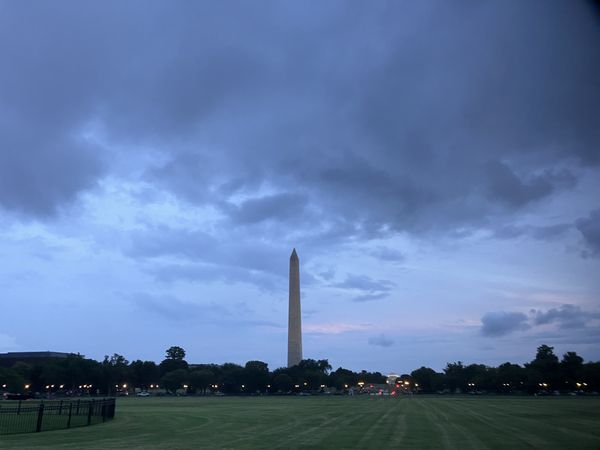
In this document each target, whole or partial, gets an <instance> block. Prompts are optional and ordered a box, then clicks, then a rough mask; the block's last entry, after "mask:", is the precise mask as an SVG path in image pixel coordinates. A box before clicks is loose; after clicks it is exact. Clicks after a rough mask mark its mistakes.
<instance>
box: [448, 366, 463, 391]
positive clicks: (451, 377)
mask: <svg viewBox="0 0 600 450" xmlns="http://www.w3.org/2000/svg"><path fill="white" fill-rule="evenodd" d="M444 374H445V377H444V382H445V383H444V384H445V387H447V388H448V389H451V390H452V391H454V390H457V389H458V390H465V389H466V388H467V387H468V386H467V384H468V383H469V382H468V381H467V373H466V372H465V366H463V363H462V362H461V361H458V362H455V363H448V364H446V368H445V369H444Z"/></svg>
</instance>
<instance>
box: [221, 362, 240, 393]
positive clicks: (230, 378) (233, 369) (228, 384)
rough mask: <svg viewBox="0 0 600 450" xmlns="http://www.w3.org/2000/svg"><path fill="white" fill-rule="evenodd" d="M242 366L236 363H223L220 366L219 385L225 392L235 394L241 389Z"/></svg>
mask: <svg viewBox="0 0 600 450" xmlns="http://www.w3.org/2000/svg"><path fill="white" fill-rule="evenodd" d="M243 374H244V368H243V367H242V366H240V365H238V364H233V363H225V364H223V365H222V366H221V375H220V377H219V386H220V387H221V390H222V391H223V392H226V393H230V394H235V393H238V392H240V391H241V389H242V384H244V381H243Z"/></svg>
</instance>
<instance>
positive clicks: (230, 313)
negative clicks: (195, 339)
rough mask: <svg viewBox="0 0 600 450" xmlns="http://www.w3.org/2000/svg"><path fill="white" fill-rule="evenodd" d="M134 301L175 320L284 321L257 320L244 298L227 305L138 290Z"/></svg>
mask: <svg viewBox="0 0 600 450" xmlns="http://www.w3.org/2000/svg"><path fill="white" fill-rule="evenodd" d="M132 302H133V304H134V305H135V307H136V308H137V309H138V311H139V312H143V313H150V314H152V315H156V316H158V317H160V318H161V319H167V320H170V321H173V322H190V321H193V322H195V323H199V324H212V325H214V324H217V325H224V324H227V325H236V326H269V327H278V328H280V327H281V324H278V323H275V322H269V321H264V320H253V319H252V316H253V311H252V310H251V309H249V308H248V306H247V305H246V304H245V303H243V302H238V303H236V304H233V305H227V306H225V305H220V304H217V303H214V302H210V303H194V302H185V301H182V300H180V299H179V298H177V297H175V296H173V295H156V294H148V293H138V294H136V295H135V296H134V297H133V298H132Z"/></svg>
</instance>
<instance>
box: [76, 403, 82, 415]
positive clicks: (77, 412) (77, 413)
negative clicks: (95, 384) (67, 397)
mask: <svg viewBox="0 0 600 450" xmlns="http://www.w3.org/2000/svg"><path fill="white" fill-rule="evenodd" d="M79 402H81V399H78V400H77V411H75V415H76V416H78V415H79Z"/></svg>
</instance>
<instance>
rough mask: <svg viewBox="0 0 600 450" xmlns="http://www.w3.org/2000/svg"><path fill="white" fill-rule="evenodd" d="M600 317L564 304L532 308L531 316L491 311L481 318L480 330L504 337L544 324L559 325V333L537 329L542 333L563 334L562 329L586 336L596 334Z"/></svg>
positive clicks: (489, 335) (595, 312)
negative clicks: (546, 308)
mask: <svg viewBox="0 0 600 450" xmlns="http://www.w3.org/2000/svg"><path fill="white" fill-rule="evenodd" d="M597 319H600V312H598V311H586V310H583V309H582V308H581V307H580V306H577V305H572V304H565V305H562V306H560V307H558V308H550V309H548V310H546V311H543V310H535V309H532V310H531V311H530V316H527V315H526V314H524V313H521V312H506V311H498V312H489V313H486V314H484V315H483V317H482V318H481V324H482V326H481V332H482V334H483V335H484V336H488V337H495V336H505V335H507V334H510V333H512V332H514V331H518V330H528V329H535V328H536V327H540V326H543V325H549V324H553V325H556V330H558V332H544V333H540V332H539V331H538V332H537V334H538V335H540V336H542V335H543V336H545V335H550V336H559V337H564V336H565V335H564V333H562V332H560V330H569V333H570V332H571V331H573V333H574V334H573V336H575V335H578V336H580V337H583V338H585V336H589V335H590V333H592V334H597V330H598V327H597V326H594V325H593V321H594V320H597ZM548 333H549V334H548Z"/></svg>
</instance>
